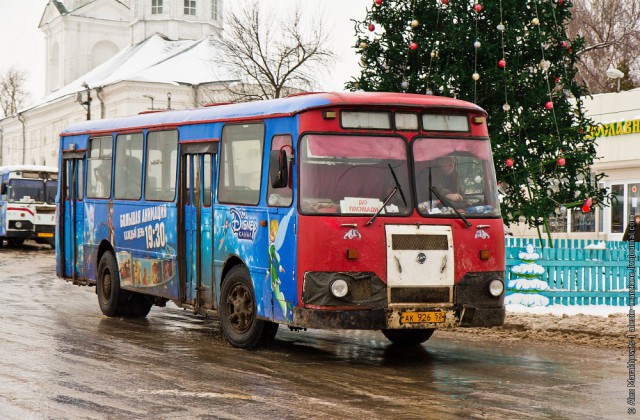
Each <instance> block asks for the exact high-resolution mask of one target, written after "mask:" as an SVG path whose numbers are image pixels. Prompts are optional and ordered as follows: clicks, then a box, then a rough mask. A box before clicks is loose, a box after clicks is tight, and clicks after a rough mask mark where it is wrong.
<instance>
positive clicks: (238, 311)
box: [219, 265, 278, 349]
mask: <svg viewBox="0 0 640 420" xmlns="http://www.w3.org/2000/svg"><path fill="white" fill-rule="evenodd" d="M256 312H257V311H256V298H255V294H254V292H253V285H252V283H251V276H250V275H249V270H247V268H246V267H245V266H243V265H239V266H236V267H233V268H232V269H231V271H229V273H228V274H227V275H226V277H225V279H224V283H222V289H221V290H220V307H219V315H220V326H221V328H222V333H223V334H224V337H225V339H226V340H227V341H228V342H229V344H231V345H232V346H233V347H239V348H243V349H251V348H254V347H256V346H258V345H266V344H269V343H270V342H271V341H272V340H273V338H274V337H275V335H276V332H277V330H278V324H275V323H273V322H270V321H265V320H262V319H258V318H257V317H256Z"/></svg>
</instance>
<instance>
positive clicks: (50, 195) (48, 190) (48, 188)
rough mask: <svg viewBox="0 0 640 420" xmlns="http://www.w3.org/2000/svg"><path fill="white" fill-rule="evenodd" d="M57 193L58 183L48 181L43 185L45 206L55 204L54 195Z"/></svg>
mask: <svg viewBox="0 0 640 420" xmlns="http://www.w3.org/2000/svg"><path fill="white" fill-rule="evenodd" d="M57 192H58V181H52V180H49V181H47V182H46V184H45V195H44V201H45V202H46V203H47V204H53V203H55V202H56V193H57Z"/></svg>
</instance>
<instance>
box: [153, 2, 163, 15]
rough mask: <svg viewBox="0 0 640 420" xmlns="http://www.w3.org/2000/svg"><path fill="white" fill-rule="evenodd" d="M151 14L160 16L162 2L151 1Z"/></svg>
mask: <svg viewBox="0 0 640 420" xmlns="http://www.w3.org/2000/svg"><path fill="white" fill-rule="evenodd" d="M151 14H152V15H161V14H162V0H151Z"/></svg>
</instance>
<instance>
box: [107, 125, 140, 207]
mask: <svg viewBox="0 0 640 420" xmlns="http://www.w3.org/2000/svg"><path fill="white" fill-rule="evenodd" d="M116 167H117V168H118V170H117V171H116V173H115V179H114V188H113V195H114V198H119V199H129V200H138V199H139V198H140V195H141V190H142V133H135V134H121V135H119V136H117V137H116Z"/></svg>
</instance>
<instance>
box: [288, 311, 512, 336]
mask: <svg viewBox="0 0 640 420" xmlns="http://www.w3.org/2000/svg"><path fill="white" fill-rule="evenodd" d="M436 314H437V316H436ZM431 316H436V317H437V319H438V322H428V319H431ZM504 318H505V308H504V306H502V307H497V308H495V307H494V308H482V307H476V306H471V305H461V306H453V307H449V308H424V307H420V308H416V307H402V308H393V309H391V308H380V309H356V310H335V309H334V310H325V309H308V308H300V307H298V308H294V310H293V325H294V326H296V327H300V328H318V329H357V330H381V329H415V328H421V329H422V328H449V327H494V326H500V325H502V324H503V323H504ZM422 320H425V321H424V322H423V321H422Z"/></svg>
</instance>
